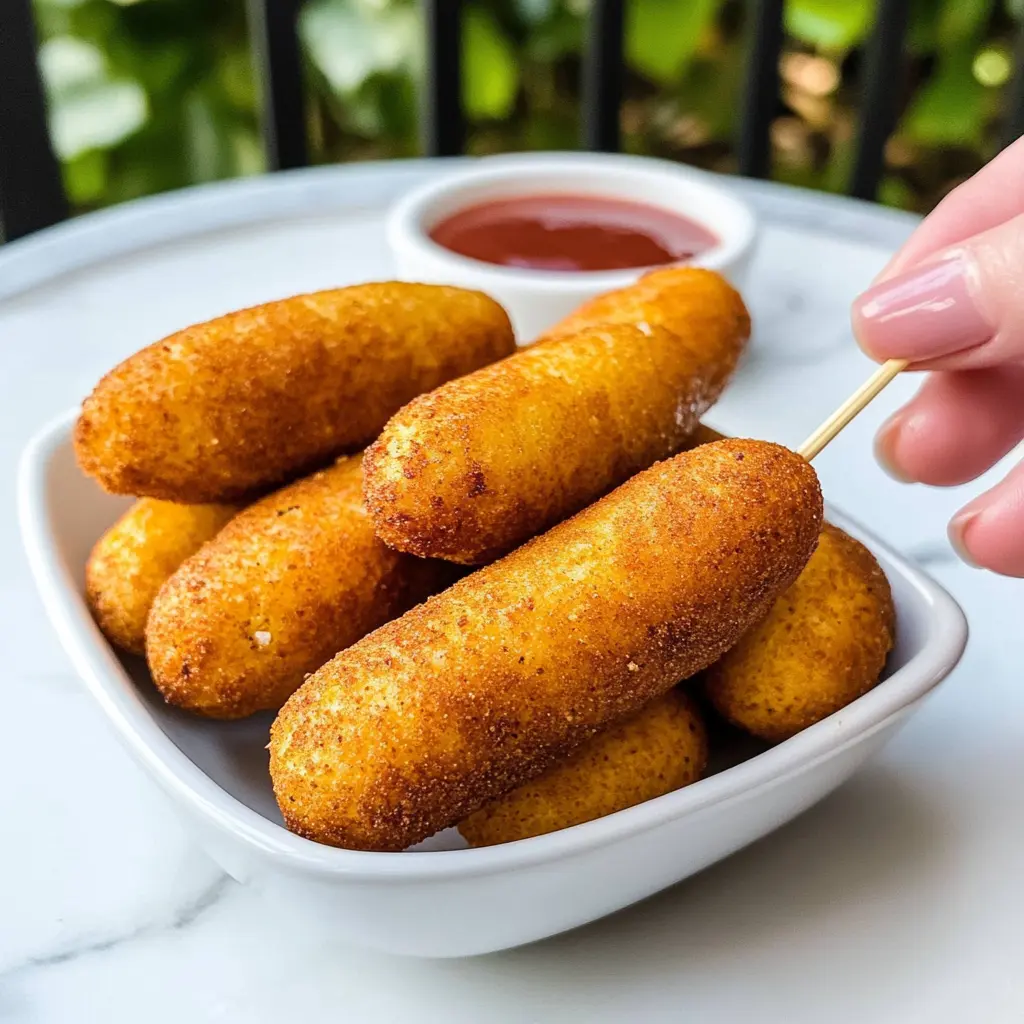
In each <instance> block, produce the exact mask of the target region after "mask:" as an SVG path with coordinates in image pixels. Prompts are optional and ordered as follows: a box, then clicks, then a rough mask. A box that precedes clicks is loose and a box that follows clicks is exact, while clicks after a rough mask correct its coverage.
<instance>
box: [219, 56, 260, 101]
mask: <svg viewBox="0 0 1024 1024" xmlns="http://www.w3.org/2000/svg"><path fill="white" fill-rule="evenodd" d="M217 79H218V82H219V83H220V86H221V88H222V89H223V90H224V94H225V96H226V97H227V98H228V99H229V100H230V101H231V102H232V103H233V104H234V105H235V106H236V107H240V108H242V109H246V108H250V107H253V106H255V104H256V80H255V77H254V75H253V66H252V57H251V55H250V53H249V51H248V49H245V50H236V51H234V52H233V53H226V54H224V57H223V59H222V61H221V62H220V64H219V65H218V67H217Z"/></svg>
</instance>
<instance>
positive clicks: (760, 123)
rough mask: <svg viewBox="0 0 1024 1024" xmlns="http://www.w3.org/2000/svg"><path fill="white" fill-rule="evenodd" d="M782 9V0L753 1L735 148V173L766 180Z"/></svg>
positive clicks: (775, 103)
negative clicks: (737, 168)
mask: <svg viewBox="0 0 1024 1024" xmlns="http://www.w3.org/2000/svg"><path fill="white" fill-rule="evenodd" d="M782 6H783V0H754V4H753V8H754V9H753V13H752V16H751V21H752V24H751V27H750V48H749V50H748V53H747V77H746V79H745V81H744V83H743V110H742V114H741V116H740V137H739V140H738V142H737V145H736V150H737V164H738V167H739V172H740V174H746V175H747V176H748V177H751V178H767V177H768V174H769V171H770V169H771V152H772V141H771V128H772V120H773V119H774V117H775V114H776V111H777V110H778V106H779V53H780V51H781V50H782Z"/></svg>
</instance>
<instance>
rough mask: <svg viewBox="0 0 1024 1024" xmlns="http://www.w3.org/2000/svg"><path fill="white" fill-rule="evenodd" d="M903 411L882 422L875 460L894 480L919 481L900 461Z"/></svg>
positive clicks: (900, 481) (876, 444) (878, 434)
mask: <svg viewBox="0 0 1024 1024" xmlns="http://www.w3.org/2000/svg"><path fill="white" fill-rule="evenodd" d="M902 420H903V412H902V410H901V411H900V412H897V413H895V414H894V415H892V416H890V417H889V419H887V420H886V421H885V423H883V424H882V426H881V427H880V428H879V430H878V433H877V434H876V435H875V461H876V462H877V463H878V465H879V466H881V468H882V470H883V471H884V472H885V473H886V474H887V475H888V476H890V477H892V479H893V480H896V481H897V482H898V483H901V484H913V483H917V481H916V480H915V479H914V476H913V474H912V473H910V472H909V471H908V470H907V469H905V468H904V467H903V466H902V464H901V463H900V459H899V453H898V451H897V446H898V442H899V434H900V426H901V423H902Z"/></svg>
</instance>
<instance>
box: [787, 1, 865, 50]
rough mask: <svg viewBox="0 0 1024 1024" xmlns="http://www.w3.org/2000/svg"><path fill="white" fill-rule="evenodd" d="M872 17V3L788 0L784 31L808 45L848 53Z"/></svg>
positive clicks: (860, 41) (859, 40)
mask: <svg viewBox="0 0 1024 1024" xmlns="http://www.w3.org/2000/svg"><path fill="white" fill-rule="evenodd" d="M874 15H875V3H874V0H792V2H791V3H788V4H786V8H785V16H786V31H787V32H788V33H789V34H790V35H791V36H793V38H794V39H799V40H800V42H802V43H806V44H807V45H808V46H816V47H818V48H819V49H822V50H849V49H850V48H851V47H853V46H858V45H859V44H860V43H862V42H863V41H864V37H865V36H866V35H867V32H868V29H869V28H870V27H871V22H872V20H873V18H874Z"/></svg>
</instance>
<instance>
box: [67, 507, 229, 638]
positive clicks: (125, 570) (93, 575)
mask: <svg viewBox="0 0 1024 1024" xmlns="http://www.w3.org/2000/svg"><path fill="white" fill-rule="evenodd" d="M237 512H238V508H237V506H234V505H175V504H172V503H171V502H169V501H157V500H155V499H154V498H142V499H140V500H139V501H137V502H135V504H134V505H132V506H131V508H129V509H128V511H127V512H125V514H124V515H123V516H121V518H120V519H119V520H118V521H117V522H116V523H115V524H114V525H113V526H112V527H111V528H110V529H109V530H107V532H106V533H105V534H103V536H102V537H101V538H100V539H99V541H97V543H96V546H95V547H94V548H93V549H92V554H91V555H90V556H89V561H88V562H87V563H86V566H85V596H86V600H87V601H88V602H89V608H90V609H91V610H92V614H93V618H95V619H96V623H97V625H98V626H99V627H100V629H102V630H103V632H104V633H105V634H106V636H107V637H108V639H110V640H112V641H113V642H114V643H115V644H117V645H118V646H119V647H123V648H124V649H125V650H126V651H131V652H132V654H142V653H143V651H144V650H145V646H146V639H145V636H146V616H147V615H148V614H149V608H150V605H152V603H153V599H154V598H155V597H156V595H157V591H158V590H159V589H160V588H161V587H162V586H163V584H164V581H165V580H166V579H167V578H168V577H169V576H170V575H171V573H173V572H174V570H175V569H177V568H178V566H179V565H181V563H182V562H184V561H185V559H186V558H188V557H189V555H194V554H195V553H196V552H197V551H198V550H199V549H200V548H201V547H202V546H203V545H204V544H205V543H206V542H207V541H208V540H211V539H212V538H213V537H214V535H215V534H216V533H217V532H218V531H219V530H220V529H221V527H223V526H224V524H225V523H226V522H227V521H228V520H229V519H230V518H231V517H232V516H233V515H235V514H236V513H237Z"/></svg>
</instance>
